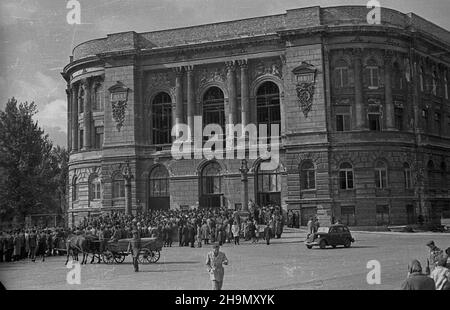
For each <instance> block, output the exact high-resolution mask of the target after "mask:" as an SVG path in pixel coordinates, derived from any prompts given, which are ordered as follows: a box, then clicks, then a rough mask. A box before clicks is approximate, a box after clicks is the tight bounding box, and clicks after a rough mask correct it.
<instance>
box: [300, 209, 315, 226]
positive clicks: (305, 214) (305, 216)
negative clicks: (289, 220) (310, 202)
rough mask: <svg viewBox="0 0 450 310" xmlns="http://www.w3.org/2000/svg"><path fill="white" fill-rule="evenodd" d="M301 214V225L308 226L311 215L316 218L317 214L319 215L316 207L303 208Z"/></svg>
mask: <svg viewBox="0 0 450 310" xmlns="http://www.w3.org/2000/svg"><path fill="white" fill-rule="evenodd" d="M300 216H301V221H300V224H301V226H306V225H307V224H308V221H309V218H310V217H313V218H314V217H315V216H317V208H316V207H311V208H301V209H300Z"/></svg>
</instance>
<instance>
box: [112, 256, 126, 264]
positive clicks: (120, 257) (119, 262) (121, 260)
mask: <svg viewBox="0 0 450 310" xmlns="http://www.w3.org/2000/svg"><path fill="white" fill-rule="evenodd" d="M114 260H115V262H116V263H118V264H121V263H123V261H124V260H125V255H124V254H116V255H114Z"/></svg>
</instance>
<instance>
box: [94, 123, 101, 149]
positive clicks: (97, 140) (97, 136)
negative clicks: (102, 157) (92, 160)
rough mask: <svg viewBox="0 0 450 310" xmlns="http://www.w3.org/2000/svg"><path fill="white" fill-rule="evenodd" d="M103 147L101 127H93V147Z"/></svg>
mask: <svg viewBox="0 0 450 310" xmlns="http://www.w3.org/2000/svg"><path fill="white" fill-rule="evenodd" d="M102 147H103V127H95V148H96V149H101V148H102Z"/></svg>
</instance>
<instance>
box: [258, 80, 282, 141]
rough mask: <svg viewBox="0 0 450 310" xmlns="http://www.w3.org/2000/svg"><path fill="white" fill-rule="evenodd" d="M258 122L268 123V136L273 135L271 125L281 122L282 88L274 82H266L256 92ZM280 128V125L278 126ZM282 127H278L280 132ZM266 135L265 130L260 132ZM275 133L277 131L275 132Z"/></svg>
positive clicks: (260, 123)
mask: <svg viewBox="0 0 450 310" xmlns="http://www.w3.org/2000/svg"><path fill="white" fill-rule="evenodd" d="M256 105H257V108H256V110H257V123H258V130H259V125H262V124H264V125H267V136H268V137H271V136H272V130H271V125H278V126H280V124H281V113H280V90H279V89H278V86H277V85H276V84H275V83H273V82H264V83H263V84H262V85H261V86H259V88H258V91H257V92H256ZM278 128H279V127H278ZM279 132H280V129H278V133H279ZM259 134H260V135H261V136H264V132H261V133H259ZM274 134H275V133H274Z"/></svg>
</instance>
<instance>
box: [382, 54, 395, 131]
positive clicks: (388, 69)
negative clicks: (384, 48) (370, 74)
mask: <svg viewBox="0 0 450 310" xmlns="http://www.w3.org/2000/svg"><path fill="white" fill-rule="evenodd" d="M392 57H393V55H392V52H386V53H385V55H384V96H385V101H386V128H387V130H393V129H395V122H394V119H395V118H394V102H393V100H392V77H391V75H392Z"/></svg>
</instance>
